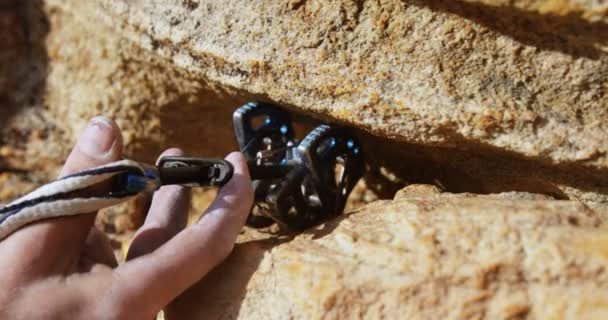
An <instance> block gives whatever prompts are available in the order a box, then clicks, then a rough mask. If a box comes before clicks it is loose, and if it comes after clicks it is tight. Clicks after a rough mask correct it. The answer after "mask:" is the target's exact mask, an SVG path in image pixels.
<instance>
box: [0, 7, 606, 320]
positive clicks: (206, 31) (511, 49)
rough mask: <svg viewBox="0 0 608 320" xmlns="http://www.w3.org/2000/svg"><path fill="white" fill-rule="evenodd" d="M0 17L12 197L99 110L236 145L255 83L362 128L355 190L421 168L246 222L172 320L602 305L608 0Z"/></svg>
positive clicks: (157, 141)
mask: <svg viewBox="0 0 608 320" xmlns="http://www.w3.org/2000/svg"><path fill="white" fill-rule="evenodd" d="M0 26H2V28H0V43H2V45H0V133H1V134H0V182H1V183H2V184H3V188H2V190H1V192H0V202H4V201H5V200H8V199H10V198H12V197H15V196H16V195H17V194H19V193H22V192H24V191H27V190H28V189H29V188H31V187H33V186H34V185H36V184H38V183H40V182H43V181H46V180H49V179H51V178H52V177H53V176H54V174H55V173H56V171H57V169H58V168H59V166H60V165H61V163H62V161H63V159H65V157H66V155H67V153H68V151H69V149H70V147H71V146H72V144H73V141H74V139H75V137H76V135H77V133H78V132H79V131H80V130H81V129H82V128H83V126H84V125H85V124H86V121H87V120H88V119H89V118H91V117H93V116H95V115H98V114H105V115H108V116H110V117H113V118H114V119H116V120H117V122H118V124H119V126H120V127H121V128H122V130H123V132H124V135H125V139H124V140H125V144H126V148H125V156H126V157H129V158H133V159H136V160H143V161H147V162H154V160H155V157H156V156H157V155H158V153H159V151H160V150H162V149H163V148H166V147H170V146H176V147H180V148H182V149H184V150H185V152H186V153H187V154H189V155H200V156H223V155H224V154H226V153H227V152H229V151H231V150H233V149H234V148H235V147H236V145H235V139H234V136H233V133H232V129H231V126H230V123H231V113H232V111H233V110H234V109H235V108H236V107H238V106H240V105H242V104H244V103H245V102H247V101H249V100H264V101H269V102H275V103H278V104H280V105H282V106H284V107H285V108H287V109H289V110H290V111H292V112H293V114H294V116H295V118H296V119H297V120H298V122H299V127H302V128H310V127H312V126H315V125H317V124H318V123H320V122H322V121H323V122H332V123H337V124H340V125H344V126H348V127H351V128H352V129H353V130H354V131H355V132H356V133H357V134H358V135H359V137H360V139H361V141H362V143H363V146H364V148H363V150H364V151H365V156H366V161H367V163H368V165H369V170H368V172H369V173H368V174H367V176H366V182H365V187H364V188H360V189H358V192H357V194H358V195H360V198H361V199H363V200H362V201H363V202H369V201H370V200H373V199H375V198H376V197H380V198H384V199H392V198H393V196H394V195H395V193H396V192H397V191H398V190H400V189H401V188H402V187H403V186H404V185H408V184H412V183H419V184H425V185H426V186H417V187H409V188H407V189H403V190H401V191H400V192H399V193H397V198H396V199H395V200H392V201H380V202H374V203H373V204H370V205H368V206H366V207H364V208H362V209H358V210H357V209H356V206H353V207H351V208H353V209H354V212H351V213H349V214H347V216H345V217H344V218H342V219H339V220H337V221H333V222H330V223H327V224H326V225H324V226H322V227H320V228H318V229H313V230H310V231H308V232H305V233H304V234H301V235H298V236H295V237H293V238H290V237H286V236H283V237H274V236H269V235H263V234H262V235H260V234H257V235H255V236H251V235H244V236H243V238H242V239H241V244H240V245H239V246H238V247H237V249H236V251H235V253H234V254H233V256H232V257H230V259H229V260H228V261H227V262H226V263H225V264H224V265H223V266H222V267H221V268H219V269H218V270H217V271H216V272H215V273H214V274H213V275H212V276H211V277H209V278H208V279H206V280H205V281H204V282H202V283H201V284H200V285H199V286H197V287H196V288H194V289H193V290H191V291H190V292H188V294H187V295H186V296H184V297H183V298H182V299H180V300H179V301H178V303H179V304H181V305H182V306H185V307H190V314H189V315H182V316H181V318H192V317H196V316H198V317H203V316H204V315H205V316H206V317H209V315H212V316H216V317H219V318H232V317H238V318H254V319H255V318H276V319H284V318H322V317H323V318H345V317H361V318H363V317H365V318H368V317H375V316H385V317H387V318H402V317H405V318H410V317H418V318H484V317H485V318H488V319H494V318H521V317H529V318H552V317H556V318H560V317H564V318H567V317H571V318H586V317H594V316H596V317H598V318H605V317H606V312H608V311H607V307H606V306H607V305H608V293H607V292H608V290H606V289H607V285H608V281H607V278H606V270H607V268H606V267H607V263H608V262H607V261H608V257H607V254H606V252H607V249H606V248H607V246H608V239H607V238H606V234H607V233H606V231H607V230H606V227H605V221H606V218H607V217H608V153H607V151H608V143H607V142H606V141H608V139H607V138H608V102H607V101H608V99H607V98H608V49H607V48H608V37H607V36H606V35H608V4H607V3H605V1H596V0H517V1H512V0H478V1H475V0H458V1H439V0H412V1H402V0H383V1H369V0H368V1H359V0H357V1H354V0H337V1H330V2H322V1H317V0H290V1H273V0H251V1H238V0H209V1H198V0H183V1H143V0H129V1H127V0H92V1H62V0H46V1H44V2H43V1H17V0H8V1H0ZM429 184H433V185H437V186H438V187H432V186H429ZM439 190H444V191H446V193H439ZM210 195H211V194H209V193H201V195H200V196H198V197H195V203H197V204H196V205H195V207H197V208H199V211H200V207H204V206H205V204H206V203H207V202H208V198H209V197H210ZM566 200H570V201H566ZM139 201H140V202H142V203H143V204H142V203H139V204H135V205H134V206H133V205H132V206H125V207H121V208H114V209H111V210H110V212H109V213H108V214H106V215H104V217H105V218H108V220H112V221H109V222H108V223H104V224H103V225H104V227H107V228H108V229H105V230H106V231H109V232H116V231H117V230H119V229H121V227H119V226H118V225H119V223H116V222H115V221H114V220H113V217H115V216H116V217H120V216H121V215H122V216H124V213H126V212H129V213H132V211H137V212H138V214H139V218H138V219H141V215H143V213H144V212H145V207H146V201H149V199H147V200H146V199H143V200H142V199H139ZM133 207H135V209H134V208H133ZM124 225H128V226H129V227H125V228H124V229H132V228H134V227H136V226H137V221H135V222H133V221H130V220H129V219H127V221H126V222H125V223H124ZM249 233H250V231H247V234H249ZM209 288H213V289H212V290H209ZM201 309H203V310H201Z"/></svg>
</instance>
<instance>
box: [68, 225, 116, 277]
mask: <svg viewBox="0 0 608 320" xmlns="http://www.w3.org/2000/svg"><path fill="white" fill-rule="evenodd" d="M99 264H103V265H106V266H108V267H110V268H115V267H117V266H118V263H117V262H116V257H115V256H114V250H113V249H112V244H111V243H110V239H109V238H108V236H106V234H105V233H103V232H101V231H100V230H99V229H97V228H95V227H93V228H91V231H90V232H89V235H88V236H87V240H86V242H85V247H84V250H83V253H82V255H81V257H80V261H79V263H78V271H79V272H89V271H91V270H92V269H93V267H94V266H96V265H99Z"/></svg>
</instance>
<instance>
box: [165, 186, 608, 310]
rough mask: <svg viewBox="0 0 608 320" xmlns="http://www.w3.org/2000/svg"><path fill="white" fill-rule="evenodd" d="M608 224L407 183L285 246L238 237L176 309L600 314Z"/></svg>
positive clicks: (593, 215) (578, 208)
mask: <svg viewBox="0 0 608 320" xmlns="http://www.w3.org/2000/svg"><path fill="white" fill-rule="evenodd" d="M514 200H515V201H514ZM606 218H608V215H606V212H604V213H602V214H600V213H598V212H595V211H593V210H590V209H589V208H587V207H586V206H584V205H582V204H581V203H578V202H573V201H555V200H546V199H542V197H541V198H539V197H538V196H535V195H532V194H513V193H511V194H501V195H494V196H479V195H471V196H463V195H456V194H441V193H439V192H438V191H437V190H436V189H434V188H433V187H430V186H411V187H408V188H407V189H406V190H404V191H403V192H401V193H400V195H399V196H398V197H397V198H396V199H395V200H394V201H378V202H375V203H373V204H370V205H367V206H366V207H363V208H362V209H361V210H359V211H357V212H354V213H352V214H349V215H348V216H346V217H344V218H343V219H339V220H337V221H334V222H331V223H328V224H325V225H323V226H320V227H319V228H317V229H314V230H310V231H308V232H305V233H304V234H301V235H298V236H296V237H295V238H293V239H291V238H286V239H281V238H275V237H269V236H268V235H266V236H260V235H257V236H254V237H251V236H249V237H243V239H242V241H241V243H240V244H238V245H237V247H236V249H235V251H234V252H233V254H232V256H230V258H229V259H228V260H227V261H226V262H225V263H224V264H223V265H221V267H220V268H218V269H216V270H215V271H214V272H213V273H212V274H211V275H210V276H209V277H207V278H206V279H205V280H203V281H202V282H201V283H200V284H199V285H197V286H196V287H195V288H193V289H191V290H190V291H188V292H187V293H186V295H185V296H184V297H182V298H181V299H179V300H178V301H177V304H178V305H179V306H180V307H185V308H187V309H188V310H189V312H188V313H187V314H188V315H189V318H191V319H351V318H357V319H359V318H360V319H379V318H385V319H413V318H416V319H482V318H483V319H521V318H530V319H605V318H606V317H608V273H607V270H608V255H607V254H606V252H607V251H606V250H607V248H608V236H607V235H608V229H607V228H606V226H605V221H606ZM252 238H253V239H252Z"/></svg>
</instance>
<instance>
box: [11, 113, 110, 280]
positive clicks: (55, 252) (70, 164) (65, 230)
mask: <svg viewBox="0 0 608 320" xmlns="http://www.w3.org/2000/svg"><path fill="white" fill-rule="evenodd" d="M121 149H122V137H121V133H120V129H119V128H118V126H117V125H116V124H115V123H114V122H113V121H112V120H110V119H108V118H105V117H96V118H93V119H92V120H91V121H90V122H89V124H88V126H87V128H86V129H85V130H84V132H83V134H82V135H81V136H80V137H79V139H78V142H77V144H76V146H75V147H74V149H73V150H72V152H71V154H70V155H69V157H68V159H67V161H66V163H65V166H64V167H63V170H62V171H61V175H62V176H64V175H67V174H71V173H75V172H77V171H80V170H83V169H86V168H90V167H95V166H99V165H102V164H105V163H109V162H112V161H115V160H118V159H120V157H121ZM94 219H95V216H94V214H83V215H77V216H72V217H61V218H55V219H49V220H43V221H41V222H38V223H34V224H32V225H30V226H27V227H25V228H23V229H21V230H18V231H17V232H16V233H14V234H13V235H11V236H10V237H8V238H7V239H5V241H7V242H11V243H13V245H14V246H15V247H16V249H17V250H18V251H23V252H28V254H27V255H22V256H21V258H23V259H25V260H28V261H22V262H21V263H24V264H26V265H28V272H29V273H30V274H32V275H33V274H36V273H44V274H48V273H56V272H66V271H68V270H67V269H66V268H67V266H68V265H73V263H74V260H73V259H71V260H70V259H69V257H71V255H73V254H79V253H80V252H81V250H82V248H83V246H84V243H85V239H86V238H87V235H88V234H89V231H90V229H91V226H92V225H93V222H94ZM65 257H68V258H65ZM62 258H63V259H62ZM29 260H36V262H35V263H33V262H34V261H29Z"/></svg>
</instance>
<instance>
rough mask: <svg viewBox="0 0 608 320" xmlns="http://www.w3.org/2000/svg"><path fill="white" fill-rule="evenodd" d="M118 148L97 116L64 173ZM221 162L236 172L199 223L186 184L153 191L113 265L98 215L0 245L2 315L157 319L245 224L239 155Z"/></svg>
mask: <svg viewBox="0 0 608 320" xmlns="http://www.w3.org/2000/svg"><path fill="white" fill-rule="evenodd" d="M121 149H122V138H121V132H120V129H119V128H118V126H117V125H116V124H115V123H114V122H113V121H112V120H110V119H107V118H104V117H96V118H94V119H92V120H91V122H90V123H89V125H88V126H87V128H86V129H85V131H84V133H83V134H82V135H81V136H80V138H79V139H78V142H77V144H76V147H75V148H74V149H73V150H72V152H71V154H70V156H69V158H68V159H67V161H66V163H65V166H64V167H63V170H62V171H61V176H65V175H68V174H71V173H75V172H78V171H81V170H83V169H87V168H90V167H95V166H99V165H103V164H106V163H110V162H113V161H116V160H119V159H121V156H122V155H121ZM181 154H182V152H181V151H180V150H178V149H170V150H167V151H165V153H163V155H181ZM226 159H227V160H228V161H230V162H231V163H232V164H233V165H234V169H235V171H234V176H233V178H232V180H231V181H230V182H229V183H228V184H226V185H225V186H224V187H223V188H222V189H221V190H220V192H219V194H218V196H217V198H216V199H215V201H214V202H213V203H212V204H211V206H210V207H209V209H208V210H207V211H206V213H205V214H204V215H203V217H202V218H201V220H200V221H198V222H197V223H196V224H193V225H191V226H186V221H187V214H188V208H189V206H190V190H189V189H188V188H185V187H181V186H165V187H162V188H161V189H160V190H159V191H157V192H156V193H155V195H154V198H153V201H152V205H151V209H150V211H149V213H148V216H147V217H146V221H145V223H144V225H143V226H142V227H141V228H140V229H139V230H138V231H137V233H136V234H135V236H134V238H133V240H132V244H131V246H130V249H129V252H128V254H127V262H125V263H124V264H121V265H120V266H118V265H117V263H116V260H115V259H114V255H113V253H112V249H111V247H110V243H109V240H108V238H107V237H106V236H105V235H104V234H103V233H102V232H100V231H99V230H97V229H95V227H94V220H95V214H96V213H90V214H82V215H78V216H72V217H62V218H56V219H49V220H44V221H41V222H38V223H34V224H31V225H28V226H26V227H24V228H22V229H20V230H18V231H17V232H15V233H14V234H12V235H10V236H9V237H7V238H6V239H4V240H3V241H1V242H0V257H1V258H0V319H154V318H155V317H156V315H157V313H158V312H159V311H160V310H162V309H163V308H165V307H167V306H168V305H169V304H170V303H171V301H172V300H173V299H175V298H176V297H178V296H179V295H180V294H181V293H182V292H183V291H184V290H186V289H187V288H189V287H190V286H192V285H193V284H195V283H196V282H198V281H199V280H200V279H202V278H203V277H204V276H205V275H206V274H207V273H208V272H209V271H210V270H212V269H213V268H214V267H215V266H216V265H217V264H219V263H220V262H221V261H222V260H224V259H225V258H226V257H227V256H228V254H229V253H230V252H231V251H232V248H233V247H234V243H235V240H236V237H237V235H238V234H239V232H240V230H241V229H242V227H243V225H244V223H245V220H246V218H247V214H248V213H249V210H250V208H251V205H252V202H253V190H252V186H251V180H250V177H249V172H248V169H247V165H246V161H245V159H244V158H243V156H242V155H241V154H240V153H237V152H235V153H231V154H230V155H228V156H227V157H226ZM177 313H179V312H177Z"/></svg>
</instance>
